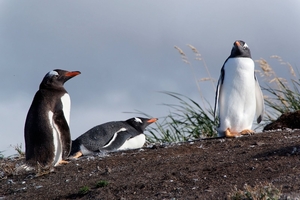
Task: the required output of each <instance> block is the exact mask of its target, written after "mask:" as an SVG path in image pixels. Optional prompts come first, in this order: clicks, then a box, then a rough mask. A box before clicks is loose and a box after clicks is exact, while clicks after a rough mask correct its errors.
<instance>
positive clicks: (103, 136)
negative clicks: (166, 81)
mask: <svg viewBox="0 0 300 200" xmlns="http://www.w3.org/2000/svg"><path fill="white" fill-rule="evenodd" d="M156 121H157V118H151V119H148V118H142V117H134V118H130V119H128V120H126V121H113V122H107V123H104V124H101V125H98V126H95V127H94V128H92V129H90V130H88V131H87V132H85V133H84V134H82V135H81V136H79V137H78V138H77V139H76V140H74V141H72V150H71V153H70V155H71V157H73V158H79V157H80V156H82V155H89V154H92V153H94V152H100V151H116V150H126V149H137V148H141V147H143V145H144V144H145V141H146V137H145V135H144V133H143V132H144V130H145V128H146V127H147V126H148V125H150V124H152V123H153V122H156Z"/></svg>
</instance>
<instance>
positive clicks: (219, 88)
mask: <svg viewBox="0 0 300 200" xmlns="http://www.w3.org/2000/svg"><path fill="white" fill-rule="evenodd" d="M224 75H225V73H224V65H223V67H222V69H221V74H220V77H219V80H218V85H217V89H216V96H215V107H214V117H215V118H216V115H217V108H218V107H219V112H220V102H219V101H220V95H222V86H223V81H224Z"/></svg>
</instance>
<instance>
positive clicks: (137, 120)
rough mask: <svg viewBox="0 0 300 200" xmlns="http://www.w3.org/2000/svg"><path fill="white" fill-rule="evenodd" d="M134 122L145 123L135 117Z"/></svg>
mask: <svg viewBox="0 0 300 200" xmlns="http://www.w3.org/2000/svg"><path fill="white" fill-rule="evenodd" d="M134 121H136V122H139V123H143V122H142V120H141V119H140V118H137V117H135V118H134Z"/></svg>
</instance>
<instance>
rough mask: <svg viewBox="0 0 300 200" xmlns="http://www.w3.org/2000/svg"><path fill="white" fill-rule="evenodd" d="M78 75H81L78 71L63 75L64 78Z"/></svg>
mask: <svg viewBox="0 0 300 200" xmlns="http://www.w3.org/2000/svg"><path fill="white" fill-rule="evenodd" d="M79 74H81V72H80V71H73V72H67V73H66V74H65V76H68V77H74V76H77V75H79Z"/></svg>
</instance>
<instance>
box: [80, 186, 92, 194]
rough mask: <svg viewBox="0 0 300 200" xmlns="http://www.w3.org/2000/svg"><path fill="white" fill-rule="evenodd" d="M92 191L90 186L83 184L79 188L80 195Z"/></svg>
mask: <svg viewBox="0 0 300 200" xmlns="http://www.w3.org/2000/svg"><path fill="white" fill-rule="evenodd" d="M89 191H90V188H89V187H88V186H83V187H82V188H80V189H79V191H78V194H79V195H85V194H87V193H88V192H89Z"/></svg>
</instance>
